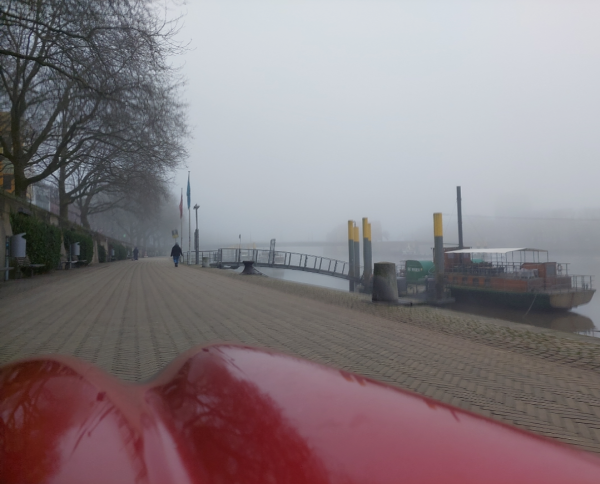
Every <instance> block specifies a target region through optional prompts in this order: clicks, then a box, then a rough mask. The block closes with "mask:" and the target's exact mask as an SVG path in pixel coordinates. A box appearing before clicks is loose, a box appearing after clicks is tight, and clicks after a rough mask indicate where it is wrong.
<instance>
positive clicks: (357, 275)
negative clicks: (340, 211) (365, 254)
mask: <svg viewBox="0 0 600 484" xmlns="http://www.w3.org/2000/svg"><path fill="white" fill-rule="evenodd" d="M354 277H355V278H356V279H358V278H360V232H359V229H358V226H357V225H355V226H354Z"/></svg>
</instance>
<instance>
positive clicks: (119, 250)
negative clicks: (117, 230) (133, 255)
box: [110, 244, 127, 260]
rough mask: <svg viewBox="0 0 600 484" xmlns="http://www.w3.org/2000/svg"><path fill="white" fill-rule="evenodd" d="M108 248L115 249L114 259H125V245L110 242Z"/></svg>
mask: <svg viewBox="0 0 600 484" xmlns="http://www.w3.org/2000/svg"><path fill="white" fill-rule="evenodd" d="M110 248H111V249H114V250H115V260H125V259H127V247H125V246H123V245H121V244H111V246H110Z"/></svg>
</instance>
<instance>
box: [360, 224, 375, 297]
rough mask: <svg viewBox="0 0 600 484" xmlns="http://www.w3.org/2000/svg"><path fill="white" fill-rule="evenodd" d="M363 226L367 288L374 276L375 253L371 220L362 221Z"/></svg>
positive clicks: (365, 281)
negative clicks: (372, 244) (373, 250)
mask: <svg viewBox="0 0 600 484" xmlns="http://www.w3.org/2000/svg"><path fill="white" fill-rule="evenodd" d="M362 226H363V262H364V265H365V268H364V269H363V281H364V284H365V287H366V286H368V285H369V283H370V282H371V277H372V276H373V252H372V249H371V224H370V223H369V219H368V218H367V217H364V218H363V219H362Z"/></svg>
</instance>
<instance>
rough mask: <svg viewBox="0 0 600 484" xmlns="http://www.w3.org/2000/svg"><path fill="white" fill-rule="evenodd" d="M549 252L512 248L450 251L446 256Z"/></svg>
mask: <svg viewBox="0 0 600 484" xmlns="http://www.w3.org/2000/svg"><path fill="white" fill-rule="evenodd" d="M525 251H531V252H548V251H547V250H543V249H531V248H528V247H516V248H514V247H512V248H501V249H460V250H449V251H448V252H446V254H508V253H509V252H525Z"/></svg>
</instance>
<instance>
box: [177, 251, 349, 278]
mask: <svg viewBox="0 0 600 484" xmlns="http://www.w3.org/2000/svg"><path fill="white" fill-rule="evenodd" d="M186 256H188V257H189V260H188V263H189V264H190V263H192V261H195V257H196V254H195V252H194V251H192V252H187V253H186ZM199 257H200V262H201V261H202V260H203V259H204V258H205V257H206V258H207V259H208V264H209V265H210V267H218V268H220V269H237V268H238V267H239V266H240V265H242V263H243V262H244V261H253V262H254V266H255V267H272V268H274V269H292V270H296V271H304V272H312V273H314V274H322V275H324V276H331V277H337V278H340V279H346V280H347V281H350V280H354V281H358V280H359V279H360V278H354V277H351V276H350V275H349V269H350V267H349V264H348V262H346V261H342V260H336V259H330V258H329V257H321V256H317V255H308V254H298V253H296V252H283V251H280V250H263V249H217V250H208V251H206V250H205V251H199Z"/></svg>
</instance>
